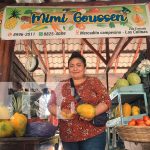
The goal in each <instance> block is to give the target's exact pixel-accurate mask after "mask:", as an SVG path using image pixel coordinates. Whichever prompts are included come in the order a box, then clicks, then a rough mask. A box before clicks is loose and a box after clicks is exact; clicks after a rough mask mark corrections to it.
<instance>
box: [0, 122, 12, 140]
mask: <svg viewBox="0 0 150 150" xmlns="http://www.w3.org/2000/svg"><path fill="white" fill-rule="evenodd" d="M13 133H14V129H13V126H12V124H11V122H10V121H8V120H3V121H1V122H0V138H4V137H11V136H12V135H13Z"/></svg>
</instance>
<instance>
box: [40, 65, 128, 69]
mask: <svg viewBox="0 0 150 150" xmlns="http://www.w3.org/2000/svg"><path fill="white" fill-rule="evenodd" d="M130 67H131V66H128V67H118V69H125V70H126V69H129V68H130ZM40 69H41V68H40V67H38V68H37V70H40ZM49 69H51V70H62V69H63V67H51V68H49ZM66 69H68V67H66ZM86 69H96V68H95V67H86ZM104 69H106V67H99V70H104ZM111 69H115V67H111Z"/></svg>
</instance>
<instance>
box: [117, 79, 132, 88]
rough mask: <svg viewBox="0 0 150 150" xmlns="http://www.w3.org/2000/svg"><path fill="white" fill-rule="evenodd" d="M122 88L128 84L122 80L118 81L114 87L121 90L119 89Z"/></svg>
mask: <svg viewBox="0 0 150 150" xmlns="http://www.w3.org/2000/svg"><path fill="white" fill-rule="evenodd" d="M124 86H129V82H128V81H127V80H126V79H124V78H122V79H118V80H117V82H116V87H117V88H121V87H124Z"/></svg>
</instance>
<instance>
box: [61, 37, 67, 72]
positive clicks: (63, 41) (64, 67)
mask: <svg viewBox="0 0 150 150" xmlns="http://www.w3.org/2000/svg"><path fill="white" fill-rule="evenodd" d="M62 50H63V53H62V56H63V57H62V59H63V73H64V74H66V66H65V40H64V39H62Z"/></svg>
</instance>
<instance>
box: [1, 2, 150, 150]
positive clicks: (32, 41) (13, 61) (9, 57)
mask: <svg viewBox="0 0 150 150" xmlns="http://www.w3.org/2000/svg"><path fill="white" fill-rule="evenodd" d="M141 2H142V3H143V2H148V1H140V0H136V1H135V0H127V1H123V0H122V1H117V0H116V1H89V2H74V3H72V2H64V3H61V2H57V3H55V2H54V3H52V2H50V1H45V2H44V3H42V4H36V3H30V4H19V3H18V4H16V3H13V2H10V1H5V2H4V3H3V4H2V5H1V6H2V7H1V8H4V7H5V6H7V5H9V6H10V8H11V7H12V8H13V7H16V6H18V8H19V7H24V6H33V8H36V7H37V6H39V8H42V7H43V8H44V6H48V7H50V8H54V7H55V8H57V7H58V8H60V7H62V8H64V11H65V13H66V14H67V13H68V12H69V11H70V9H68V8H69V7H71V8H72V7H73V8H83V9H84V7H85V8H86V7H87V8H89V9H91V6H92V7H105V6H112V5H114V6H115V5H127V4H129V5H131V4H136V3H141ZM147 5H148V4H147ZM41 6H42V7H41ZM111 11H112V10H111ZM126 11H129V10H126ZM36 13H37V14H38V13H40V12H36ZM36 13H35V14H36ZM65 13H64V14H65ZM98 13H100V12H98ZM119 13H120V12H119ZM23 17H24V16H22V20H23V21H25V22H26V21H28V19H30V18H28V17H27V16H25V17H24V18H23ZM147 24H148V26H149V23H147ZM148 26H146V27H145V29H144V30H146V31H147V33H146V34H144V33H143V35H142V33H141V34H139V36H138V34H137V35H136V36H135V35H134V34H133V35H130V34H129V33H128V34H127V36H124V37H120V36H114V35H113V36H114V37H116V38H117V39H118V43H117V44H116V46H115V48H114V50H113V52H112V53H110V49H111V48H110V43H109V42H110V38H112V37H109V35H108V36H107V37H106V35H105V37H104V35H102V34H101V35H98V36H96V37H94V38H101V36H102V37H103V38H104V39H105V54H104V55H102V53H101V50H99V49H101V47H99V49H96V48H95V47H94V46H93V44H92V43H91V42H90V39H89V38H90V36H88V37H87V38H86V36H81V38H80V36H79V37H78V35H77V36H76V38H80V39H81V41H82V42H81V43H82V45H86V46H87V47H88V48H89V49H90V50H91V51H92V53H94V54H96V56H97V57H98V58H99V59H100V60H101V61H102V62H103V63H104V65H105V67H103V69H104V70H105V74H106V83H107V89H108V90H109V89H110V87H109V84H110V83H109V82H110V81H109V71H110V69H111V68H112V66H113V63H114V62H115V61H116V65H115V66H114V69H117V67H118V63H117V58H119V56H120V55H121V54H122V53H123V51H124V49H125V48H126V47H127V46H128V45H129V44H130V43H131V41H132V40H133V39H137V38H139V39H140V40H141V39H144V40H145V41H146V47H147V48H146V50H145V54H146V55H145V56H146V58H147V59H149V60H150V36H149V35H150V34H149V31H148V30H147V29H148ZM111 28H113V24H112V25H111ZM50 29H52V28H50ZM54 29H55V30H57V32H58V31H60V28H58V27H57V26H55V28H53V30H54ZM2 32H3V33H2V34H3V38H4V40H3V39H1V40H0V81H1V82H14V83H18V82H25V81H29V82H36V81H35V79H34V75H33V73H32V72H29V71H28V70H27V69H26V68H25V66H24V65H22V64H21V62H20V61H19V59H18V57H16V55H17V54H21V53H22V54H25V56H27V55H28V54H30V53H33V54H34V55H36V56H37V57H38V60H39V63H40V67H39V68H37V69H41V70H42V72H43V73H44V76H45V78H44V81H45V82H47V81H48V77H49V76H51V73H50V70H51V68H50V67H49V62H48V54H51V53H52V52H51V51H48V50H47V45H46V43H48V42H49V41H48V39H47V38H50V39H51V38H52V37H51V35H50V36H49V37H48V36H47V37H44V38H43V39H42V38H41V37H40V36H37V37H34V36H29V37H27V38H26V37H23V36H22V37H19V36H18V35H17V36H18V37H17V36H16V37H12V36H11V35H12V33H11V34H9V33H8V32H7V33H5V35H4V31H2ZM35 32H36V30H35ZM51 33H52V32H51ZM72 34H73V33H72ZM135 34H136V33H135ZM7 35H8V36H10V37H9V38H10V39H9V38H8V39H7V38H6V37H7ZM39 35H40V33H39ZM71 36H72V35H71ZM91 36H92V35H91ZM58 37H59V36H58ZM58 37H55V38H56V39H57V38H58ZM36 38H38V39H39V40H40V42H39V43H42V46H43V51H40V49H39V47H38V44H37V43H38V42H36ZM60 38H64V39H65V38H66V37H65V36H64V37H63V35H62V36H60ZM67 38H68V37H67ZM69 38H71V37H69ZM18 39H19V40H20V39H21V40H20V41H22V43H24V44H23V46H25V49H24V52H18V51H17V52H16V51H15V50H14V47H15V42H16V41H15V40H18ZM64 39H62V40H61V41H62V53H61V54H63V63H64V61H65V59H64V57H65V50H64V51H63V49H64V47H65V41H64ZM140 40H139V43H140ZM141 43H142V42H141ZM30 49H31V50H30ZM83 49H84V46H83V47H81V52H82V53H83V54H84V50H83ZM139 50H140V45H139V44H138V46H137V49H136V52H135V55H134V59H133V63H132V66H131V68H128V69H129V70H128V72H127V73H126V74H125V75H127V74H128V73H129V72H131V70H132V69H134V68H135V67H134V66H135V65H136V64H137V62H136V59H137V58H138V55H139ZM87 53H89V52H87ZM42 54H44V59H45V60H44V59H43V57H42ZM54 54H55V52H54ZM59 54H60V53H59ZM68 54H70V52H69V53H68ZM89 54H91V53H89ZM96 68H97V69H98V65H97V66H96V67H95V69H96ZM61 69H62V70H67V68H66V66H65V64H64V65H63V67H62V68H61ZM64 72H65V71H64ZM13 88H15V89H17V88H19V87H17V84H14V87H13ZM149 103H150V99H149ZM6 140H7V139H6ZM26 140H28V139H25V140H24V139H23V141H24V142H26ZM40 140H41V139H40ZM40 140H39V139H37V141H33V143H36V144H37V143H38V144H37V145H40ZM108 140H110V139H108ZM0 142H5V139H2V140H0ZM10 142H12V141H11V140H10ZM36 144H35V145H36ZM109 146H110V145H108V147H107V149H109V148H110V147H109ZM33 147H34V146H33ZM27 149H28V148H27ZM33 149H34V148H33ZM35 150H36V149H35Z"/></svg>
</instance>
